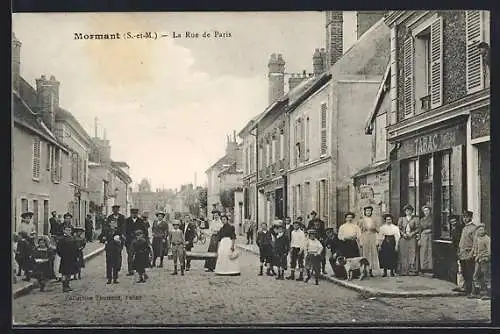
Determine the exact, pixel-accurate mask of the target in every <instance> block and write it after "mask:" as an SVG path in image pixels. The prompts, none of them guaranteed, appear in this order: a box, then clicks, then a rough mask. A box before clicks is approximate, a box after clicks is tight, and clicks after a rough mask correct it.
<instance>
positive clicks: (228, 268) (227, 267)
mask: <svg viewBox="0 0 500 334" xmlns="http://www.w3.org/2000/svg"><path fill="white" fill-rule="evenodd" d="M231 244H232V240H231V238H228V237H226V238H222V240H221V241H220V243H219V249H218V250H217V263H216V265H215V270H214V272H215V274H217V275H239V274H240V264H239V259H238V258H236V259H234V260H231V259H230V258H229V256H230V255H231V253H232V252H231Z"/></svg>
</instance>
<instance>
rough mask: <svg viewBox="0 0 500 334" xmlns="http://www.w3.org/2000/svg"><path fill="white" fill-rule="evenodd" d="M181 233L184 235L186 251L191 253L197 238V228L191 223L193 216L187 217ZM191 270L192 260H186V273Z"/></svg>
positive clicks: (181, 227)
mask: <svg viewBox="0 0 500 334" xmlns="http://www.w3.org/2000/svg"><path fill="white" fill-rule="evenodd" d="M180 229H181V231H182V232H183V233H184V241H185V249H186V251H188V252H189V251H191V249H193V246H194V238H195V237H196V227H195V225H194V224H193V222H192V221H191V216H189V215H185V216H184V221H183V222H182V224H181V226H180ZM190 269H191V259H186V271H189V270H190Z"/></svg>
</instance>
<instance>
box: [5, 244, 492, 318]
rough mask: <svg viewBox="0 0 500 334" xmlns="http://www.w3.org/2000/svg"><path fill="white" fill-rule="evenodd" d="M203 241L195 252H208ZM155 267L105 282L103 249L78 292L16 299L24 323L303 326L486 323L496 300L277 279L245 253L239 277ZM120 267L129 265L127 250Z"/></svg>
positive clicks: (198, 268)
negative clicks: (381, 293) (374, 293)
mask: <svg viewBox="0 0 500 334" xmlns="http://www.w3.org/2000/svg"><path fill="white" fill-rule="evenodd" d="M206 247H207V245H206V244H205V245H197V246H195V249H193V251H205V250H206ZM166 263H167V265H166V267H164V268H154V269H150V270H149V272H148V273H149V276H150V278H149V280H148V281H147V282H146V283H145V284H138V283H136V280H137V278H136V277H135V278H132V277H127V276H125V275H123V274H122V275H121V276H120V279H119V281H120V283H119V284H112V285H107V284H106V279H105V255H104V253H102V254H101V255H99V256H98V257H96V258H94V259H92V260H91V261H89V262H88V263H87V266H86V268H85V270H84V272H83V275H82V276H83V277H82V278H83V279H82V280H81V281H72V282H71V285H72V288H73V292H71V293H67V294H63V293H62V292H61V285H60V283H59V284H58V283H50V284H49V285H48V286H47V289H46V292H40V291H38V290H34V291H33V292H31V293H30V294H29V295H26V296H23V297H20V298H17V299H15V300H14V301H13V314H14V324H18V325H84V324H86V325H112V324H124V325H133V324H148V325H149V324H151V325H160V324H165V325H174V324H226V323H227V324H299V323H316V324H317V323H323V324H327V323H353V322H356V323H367V322H380V323H384V322H391V323H398V322H401V323H405V324H408V323H409V322H447V323H450V322H454V321H464V320H469V321H474V320H475V321H487V320H488V319H490V301H481V300H475V299H474V300H470V299H467V298H462V297H437V298H375V299H367V298H365V297H363V296H362V295H360V294H359V293H357V292H354V291H351V290H348V289H346V288H343V287H340V286H338V285H335V284H333V283H330V282H326V281H321V282H320V285H319V286H316V285H314V284H313V283H312V282H309V283H308V284H305V283H303V282H295V281H286V280H285V281H277V280H275V279H274V278H272V277H267V276H257V271H258V258H257V257H256V256H255V255H254V254H251V253H248V252H244V251H242V253H241V256H240V265H241V276H236V277H221V276H215V275H214V274H213V273H207V272H204V270H203V262H202V261H193V263H192V269H191V271H189V272H187V273H186V275H185V276H184V277H183V276H180V275H178V276H172V275H170V273H171V272H172V269H173V265H172V261H168V262H166ZM123 265H124V268H122V272H121V273H124V270H126V254H125V252H124V253H123Z"/></svg>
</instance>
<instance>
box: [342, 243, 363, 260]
mask: <svg viewBox="0 0 500 334" xmlns="http://www.w3.org/2000/svg"><path fill="white" fill-rule="evenodd" d="M339 246H340V247H339V248H340V249H339V251H340V255H342V256H344V257H345V258H346V259H349V258H351V257H359V247H358V243H357V242H356V240H343V241H340V242H339Z"/></svg>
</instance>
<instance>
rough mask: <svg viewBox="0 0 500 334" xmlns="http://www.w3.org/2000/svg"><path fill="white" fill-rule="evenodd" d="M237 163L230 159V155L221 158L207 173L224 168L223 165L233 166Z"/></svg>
mask: <svg viewBox="0 0 500 334" xmlns="http://www.w3.org/2000/svg"><path fill="white" fill-rule="evenodd" d="M235 162H236V161H235V160H234V159H233V158H232V157H230V156H229V155H225V156H223V157H222V158H220V159H219V160H217V162H216V163H214V164H213V165H212V166H210V167H209V168H208V169H207V170H206V172H208V171H209V170H211V169H213V168H220V167H222V165H225V164H233V163H235Z"/></svg>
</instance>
